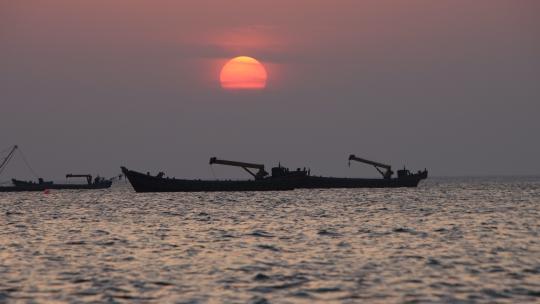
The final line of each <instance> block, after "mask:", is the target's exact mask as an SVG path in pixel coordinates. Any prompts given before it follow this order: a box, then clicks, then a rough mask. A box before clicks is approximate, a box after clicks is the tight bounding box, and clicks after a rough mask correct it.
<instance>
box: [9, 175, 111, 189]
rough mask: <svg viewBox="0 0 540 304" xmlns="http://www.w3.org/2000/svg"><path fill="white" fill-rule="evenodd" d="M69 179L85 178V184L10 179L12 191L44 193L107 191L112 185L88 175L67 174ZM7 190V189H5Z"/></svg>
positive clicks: (109, 182) (108, 181) (105, 180)
mask: <svg viewBox="0 0 540 304" xmlns="http://www.w3.org/2000/svg"><path fill="white" fill-rule="evenodd" d="M70 177H85V178H86V181H87V182H86V183H85V184H56V183H54V182H51V181H44V180H43V179H42V178H39V179H38V181H37V182H32V181H21V180H17V179H12V180H11V181H12V183H13V187H10V188H15V190H14V191H44V190H53V189H54V190H92V189H107V188H110V187H111V185H112V180H110V179H105V178H103V177H99V176H97V177H96V178H94V179H92V175H90V174H67V175H66V178H70ZM6 188H7V187H6Z"/></svg>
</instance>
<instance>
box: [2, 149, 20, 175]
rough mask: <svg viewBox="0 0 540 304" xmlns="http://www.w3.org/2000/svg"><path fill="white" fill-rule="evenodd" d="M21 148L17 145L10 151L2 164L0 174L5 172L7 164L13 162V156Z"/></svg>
mask: <svg viewBox="0 0 540 304" xmlns="http://www.w3.org/2000/svg"><path fill="white" fill-rule="evenodd" d="M18 148H19V147H18V146H17V145H15V146H13V147H12V148H11V150H10V151H9V153H8V155H7V156H6V157H5V158H4V159H3V160H2V163H1V164H0V174H1V173H2V171H4V169H5V168H6V166H7V164H8V163H9V161H10V160H11V158H12V157H13V154H14V153H15V151H16V150H17V149H18Z"/></svg>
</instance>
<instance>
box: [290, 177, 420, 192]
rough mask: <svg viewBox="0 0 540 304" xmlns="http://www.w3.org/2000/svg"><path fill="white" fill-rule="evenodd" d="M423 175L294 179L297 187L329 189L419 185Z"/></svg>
mask: <svg viewBox="0 0 540 304" xmlns="http://www.w3.org/2000/svg"><path fill="white" fill-rule="evenodd" d="M425 178H426V177H423V176H421V175H416V174H415V175H411V176H407V177H399V178H390V179H382V178H340V177H324V176H307V177H305V178H303V179H297V180H295V181H294V183H295V188H301V189H317V188H322V189H325V188H326V189H328V188H400V187H417V186H418V183H419V182H420V181H421V180H422V179H425Z"/></svg>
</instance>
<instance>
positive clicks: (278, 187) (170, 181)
mask: <svg viewBox="0 0 540 304" xmlns="http://www.w3.org/2000/svg"><path fill="white" fill-rule="evenodd" d="M350 161H358V162H362V163H366V164H369V165H372V166H374V167H375V168H376V169H377V171H379V173H381V175H382V176H383V178H339V177H324V176H312V175H311V172H310V170H309V169H308V170H306V169H305V168H304V169H300V168H298V169H296V170H289V169H288V168H285V167H282V166H281V164H280V165H278V166H277V167H274V168H272V170H271V172H272V174H268V172H266V170H265V168H264V165H262V164H253V163H246V162H237V161H230V160H222V159H218V158H216V157H212V158H210V164H211V165H212V164H219V165H227V166H235V167H240V168H242V169H244V170H245V171H246V172H248V173H249V174H250V175H251V176H252V177H253V180H194V179H176V178H169V177H165V174H164V173H163V172H160V173H159V174H157V175H155V176H154V175H150V173H146V174H144V173H141V172H137V171H134V170H129V169H127V168H126V167H121V169H122V173H123V174H124V175H125V176H126V177H127V179H128V180H129V182H130V184H131V185H132V186H133V189H134V190H135V191H136V192H206V191H283V190H293V189H314V188H323V189H324V188H397V187H417V186H418V183H419V182H420V181H421V180H423V179H426V178H427V175H428V172H427V170H424V171H418V172H417V173H411V172H410V171H409V170H407V169H405V168H404V169H402V170H398V172H397V177H393V171H392V169H391V167H390V166H389V165H385V164H382V163H378V162H374V161H369V160H366V159H362V158H359V157H356V156H354V155H350V156H349V162H350ZM252 170H256V171H255V172H254V171H252Z"/></svg>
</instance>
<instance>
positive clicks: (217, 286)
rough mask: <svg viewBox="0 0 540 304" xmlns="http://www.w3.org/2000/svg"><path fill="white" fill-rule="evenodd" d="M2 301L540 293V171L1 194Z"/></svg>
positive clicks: (438, 299) (364, 299)
mask: <svg viewBox="0 0 540 304" xmlns="http://www.w3.org/2000/svg"><path fill="white" fill-rule="evenodd" d="M0 303H258V304H263V303H540V177H485V178H480V177H476V178H429V179H428V180H426V181H423V182H421V184H420V186H419V187H418V188H403V189H329V190H295V191H283V192H243V193H239V192H232V193H222V192H219V193H147V194H138V193H135V192H134V191H133V190H132V188H131V187H130V186H129V184H126V183H124V182H121V183H117V184H115V185H113V187H112V188H111V189H108V190H96V191H60V190H56V191H54V190H51V191H50V192H49V193H41V192H40V193H0Z"/></svg>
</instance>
